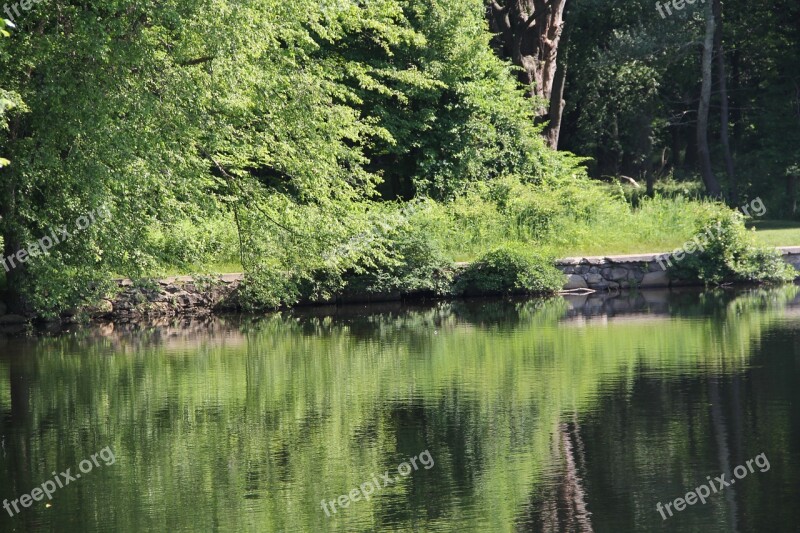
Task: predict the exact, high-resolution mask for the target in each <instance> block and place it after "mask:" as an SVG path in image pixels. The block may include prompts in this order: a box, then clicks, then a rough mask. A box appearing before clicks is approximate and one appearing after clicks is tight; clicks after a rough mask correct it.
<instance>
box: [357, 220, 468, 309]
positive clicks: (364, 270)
mask: <svg viewBox="0 0 800 533" xmlns="http://www.w3.org/2000/svg"><path fill="white" fill-rule="evenodd" d="M389 233H390V234H388V235H384V236H382V238H385V239H386V240H385V241H384V242H383V243H382V245H383V250H382V253H381V254H379V255H377V256H376V257H372V258H371V259H370V260H369V261H366V260H365V261H362V262H360V263H359V264H358V265H357V266H356V267H355V268H353V269H351V270H349V271H348V272H347V273H346V274H345V276H344V277H345V281H346V284H347V285H346V286H347V288H350V289H355V290H356V291H358V292H367V293H391V292H402V293H407V292H429V293H431V294H434V295H437V296H443V295H446V294H450V292H451V285H452V280H453V269H452V265H451V262H450V261H449V260H448V259H447V258H446V257H445V256H444V255H443V254H442V253H441V251H440V250H439V249H438V248H437V247H436V246H435V245H434V243H433V241H432V240H431V239H430V237H429V236H428V235H426V234H425V232H424V231H422V230H421V228H419V227H417V226H413V225H411V224H406V225H405V226H403V227H400V228H395V229H393V230H391V231H390V232H389Z"/></svg>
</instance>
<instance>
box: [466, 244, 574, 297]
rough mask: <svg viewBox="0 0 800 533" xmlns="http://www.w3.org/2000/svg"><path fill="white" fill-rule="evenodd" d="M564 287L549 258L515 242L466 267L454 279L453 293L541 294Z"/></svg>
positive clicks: (562, 280)
mask: <svg viewBox="0 0 800 533" xmlns="http://www.w3.org/2000/svg"><path fill="white" fill-rule="evenodd" d="M563 285H564V275H563V274H562V273H561V271H559V270H558V269H556V268H555V266H553V260H552V258H548V257H545V256H542V255H539V254H537V253H536V252H534V251H532V250H531V249H530V248H529V247H527V246H525V245H523V244H519V243H513V244H512V243H509V244H506V245H503V246H500V247H498V248H495V249H494V250H492V251H490V252H489V253H487V254H486V255H484V256H483V257H481V258H480V259H479V260H477V261H475V262H474V263H472V264H470V265H469V266H468V267H467V268H466V269H465V270H464V272H463V273H461V274H460V275H459V277H458V281H457V282H456V292H458V293H462V294H466V295H480V294H509V293H513V294H545V293H553V292H556V291H558V290H559V289H561V287H562V286H563Z"/></svg>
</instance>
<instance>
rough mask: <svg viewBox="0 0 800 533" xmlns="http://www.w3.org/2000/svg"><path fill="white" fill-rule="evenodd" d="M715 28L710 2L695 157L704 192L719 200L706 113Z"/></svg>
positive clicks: (707, 14) (708, 104)
mask: <svg viewBox="0 0 800 533" xmlns="http://www.w3.org/2000/svg"><path fill="white" fill-rule="evenodd" d="M715 28H716V24H715V22H714V13H713V9H712V6H711V2H709V3H708V4H706V34H705V38H704V39H703V60H702V73H703V83H702V86H701V89H700V106H699V108H698V110H697V157H698V159H699V160H700V173H701V174H702V176H703V182H704V183H705V185H706V192H707V193H708V195H709V196H711V197H712V198H719V197H720V196H721V195H722V189H721V188H720V186H719V182H718V181H717V177H716V176H715V175H714V170H713V169H712V168H711V153H710V151H709V148H708V112H709V107H710V102H711V81H712V68H711V63H712V60H713V56H714V30H715Z"/></svg>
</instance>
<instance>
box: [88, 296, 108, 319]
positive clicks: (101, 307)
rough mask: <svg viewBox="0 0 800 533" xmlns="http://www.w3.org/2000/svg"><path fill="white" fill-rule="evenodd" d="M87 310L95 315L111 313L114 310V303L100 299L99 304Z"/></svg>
mask: <svg viewBox="0 0 800 533" xmlns="http://www.w3.org/2000/svg"><path fill="white" fill-rule="evenodd" d="M87 311H88V312H89V314H90V315H91V316H93V317H97V316H106V315H110V314H111V313H113V312H114V304H112V303H111V301H110V300H100V301H99V302H97V305H93V306H91V307H89V308H88V309H87Z"/></svg>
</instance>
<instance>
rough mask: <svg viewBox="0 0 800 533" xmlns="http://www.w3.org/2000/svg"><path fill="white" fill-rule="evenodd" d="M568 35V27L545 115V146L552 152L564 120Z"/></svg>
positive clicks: (564, 34) (561, 43)
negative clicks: (546, 122) (546, 119)
mask: <svg viewBox="0 0 800 533" xmlns="http://www.w3.org/2000/svg"><path fill="white" fill-rule="evenodd" d="M569 33H570V26H567V29H566V30H564V33H563V35H562V36H561V42H560V47H561V49H562V50H563V52H562V54H561V60H560V61H558V64H557V65H556V77H555V80H554V81H553V92H552V93H551V95H550V109H549V111H548V113H547V118H548V119H549V121H550V122H549V123H548V124H547V127H546V128H545V130H544V135H545V138H546V139H547V144H548V145H549V146H550V148H552V149H553V150H557V149H558V139H559V137H560V136H561V121H562V119H563V118H564V107H566V105H567V102H566V101H565V100H564V87H565V86H566V84H567V68H568V67H569V62H568V56H569V47H568V46H569Z"/></svg>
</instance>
